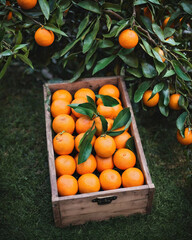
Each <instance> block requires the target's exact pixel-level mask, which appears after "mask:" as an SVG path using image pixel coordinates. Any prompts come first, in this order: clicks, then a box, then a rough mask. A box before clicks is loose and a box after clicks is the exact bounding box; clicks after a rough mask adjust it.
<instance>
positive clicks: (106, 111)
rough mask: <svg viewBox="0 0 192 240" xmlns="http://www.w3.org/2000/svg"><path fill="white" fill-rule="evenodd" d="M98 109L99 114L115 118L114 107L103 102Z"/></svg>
mask: <svg viewBox="0 0 192 240" xmlns="http://www.w3.org/2000/svg"><path fill="white" fill-rule="evenodd" d="M97 111H98V113H99V114H101V115H103V116H104V117H105V118H113V108H112V107H108V106H104V104H103V103H101V104H99V105H98V106H97Z"/></svg>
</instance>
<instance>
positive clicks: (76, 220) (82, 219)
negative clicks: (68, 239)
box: [62, 206, 146, 227]
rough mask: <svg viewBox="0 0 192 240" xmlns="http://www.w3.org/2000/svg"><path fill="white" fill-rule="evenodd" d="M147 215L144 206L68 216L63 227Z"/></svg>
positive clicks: (63, 219) (63, 220) (64, 218)
mask: <svg viewBox="0 0 192 240" xmlns="http://www.w3.org/2000/svg"><path fill="white" fill-rule="evenodd" d="M144 213H146V207H145V206H143V207H141V208H136V209H123V210H121V209H118V210H116V211H113V209H112V210H111V212H99V213H93V214H92V213H90V214H84V215H79V216H78V215H76V216H68V217H63V218H62V226H63V227H65V226H69V225H80V224H84V223H86V222H89V221H103V220H108V219H111V218H114V217H121V216H125V217H127V216H130V215H133V214H144Z"/></svg>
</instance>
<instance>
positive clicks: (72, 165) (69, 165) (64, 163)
mask: <svg viewBox="0 0 192 240" xmlns="http://www.w3.org/2000/svg"><path fill="white" fill-rule="evenodd" d="M55 168H56V173H57V176H61V175H73V173H74V172H75V169H76V162H75V159H74V158H73V157H72V156H70V155H61V156H58V157H57V158H56V159H55Z"/></svg>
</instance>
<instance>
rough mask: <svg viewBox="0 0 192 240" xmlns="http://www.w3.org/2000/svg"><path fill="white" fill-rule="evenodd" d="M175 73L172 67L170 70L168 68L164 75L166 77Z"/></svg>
mask: <svg viewBox="0 0 192 240" xmlns="http://www.w3.org/2000/svg"><path fill="white" fill-rule="evenodd" d="M173 75H175V72H174V71H173V70H172V69H170V70H167V72H166V73H165V75H164V76H163V77H164V78H166V77H171V76H173Z"/></svg>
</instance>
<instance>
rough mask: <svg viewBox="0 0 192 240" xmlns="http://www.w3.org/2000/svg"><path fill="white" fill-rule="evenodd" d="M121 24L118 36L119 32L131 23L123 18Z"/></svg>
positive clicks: (116, 34) (117, 33)
mask: <svg viewBox="0 0 192 240" xmlns="http://www.w3.org/2000/svg"><path fill="white" fill-rule="evenodd" d="M121 22H122V23H121V25H120V27H119V28H118V30H117V32H116V33H115V37H117V36H118V35H119V33H120V32H121V31H122V30H123V29H124V28H125V27H127V25H128V24H129V21H126V20H121Z"/></svg>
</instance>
